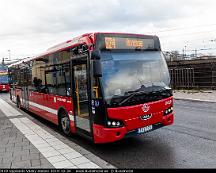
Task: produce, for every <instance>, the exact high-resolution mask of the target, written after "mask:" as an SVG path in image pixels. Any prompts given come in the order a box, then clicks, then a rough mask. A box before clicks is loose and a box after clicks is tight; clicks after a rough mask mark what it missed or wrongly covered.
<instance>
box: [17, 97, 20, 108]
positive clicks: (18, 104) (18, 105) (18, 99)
mask: <svg viewBox="0 0 216 173" xmlns="http://www.w3.org/2000/svg"><path fill="white" fill-rule="evenodd" d="M16 106H17V107H18V108H19V109H20V108H21V102H20V98H19V97H17V100H16Z"/></svg>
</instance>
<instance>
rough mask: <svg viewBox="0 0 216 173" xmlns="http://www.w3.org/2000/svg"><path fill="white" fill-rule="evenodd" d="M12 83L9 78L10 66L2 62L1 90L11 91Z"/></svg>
mask: <svg viewBox="0 0 216 173" xmlns="http://www.w3.org/2000/svg"><path fill="white" fill-rule="evenodd" d="M9 91H10V85H9V79H8V68H7V66H5V65H2V64H0V92H9Z"/></svg>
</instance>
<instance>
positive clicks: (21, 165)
mask: <svg viewBox="0 0 216 173" xmlns="http://www.w3.org/2000/svg"><path fill="white" fill-rule="evenodd" d="M30 167H31V162H30V160H26V161H20V162H12V165H11V168H30Z"/></svg>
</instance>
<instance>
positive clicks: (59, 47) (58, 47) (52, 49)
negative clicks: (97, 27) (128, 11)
mask: <svg viewBox="0 0 216 173" xmlns="http://www.w3.org/2000/svg"><path fill="white" fill-rule="evenodd" d="M97 34H122V35H131V36H132V35H133V36H152V37H155V35H144V34H132V33H120V32H119V33H114V32H94V33H86V34H83V35H81V36H78V37H75V38H73V39H71V40H67V41H65V42H62V43H60V44H57V45H54V46H52V47H50V48H48V49H47V50H46V51H45V52H43V53H41V54H38V55H35V56H32V57H28V58H25V59H23V60H21V61H18V62H16V63H13V64H11V65H9V66H8V67H12V66H15V65H19V64H21V63H23V62H28V61H31V60H34V59H37V58H40V57H42V56H46V55H49V54H51V53H55V52H57V51H61V50H65V49H68V48H70V47H73V46H76V45H78V44H80V43H81V42H80V40H81V39H82V38H84V37H90V36H94V35H97Z"/></svg>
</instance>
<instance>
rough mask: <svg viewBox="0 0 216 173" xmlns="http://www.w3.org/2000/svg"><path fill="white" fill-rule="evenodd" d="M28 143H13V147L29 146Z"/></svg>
mask: <svg viewBox="0 0 216 173" xmlns="http://www.w3.org/2000/svg"><path fill="white" fill-rule="evenodd" d="M29 145H30V142H29V141H24V142H22V141H21V142H17V143H15V146H29Z"/></svg>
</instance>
